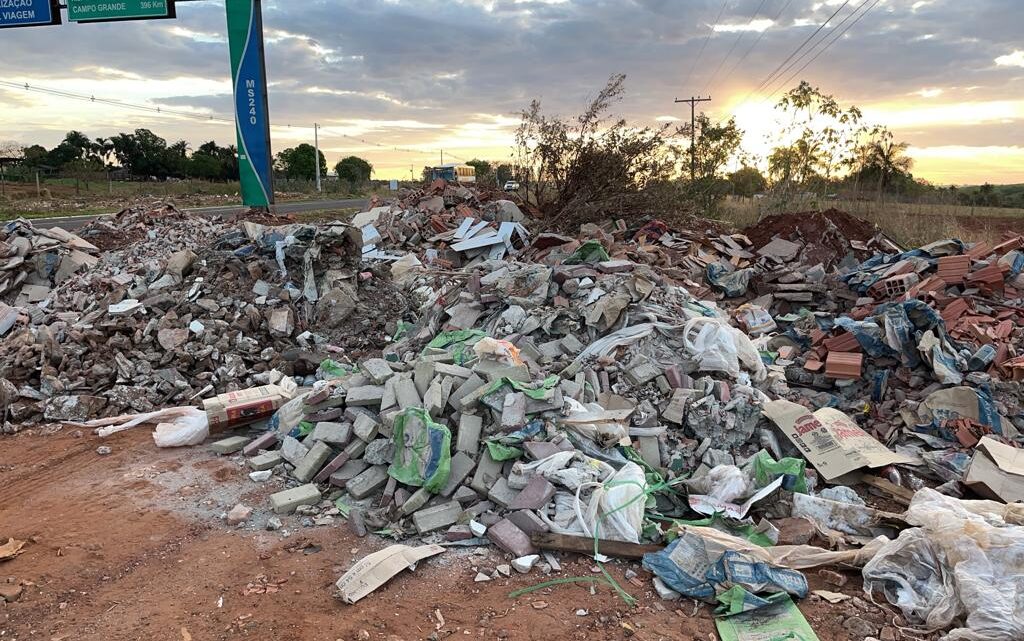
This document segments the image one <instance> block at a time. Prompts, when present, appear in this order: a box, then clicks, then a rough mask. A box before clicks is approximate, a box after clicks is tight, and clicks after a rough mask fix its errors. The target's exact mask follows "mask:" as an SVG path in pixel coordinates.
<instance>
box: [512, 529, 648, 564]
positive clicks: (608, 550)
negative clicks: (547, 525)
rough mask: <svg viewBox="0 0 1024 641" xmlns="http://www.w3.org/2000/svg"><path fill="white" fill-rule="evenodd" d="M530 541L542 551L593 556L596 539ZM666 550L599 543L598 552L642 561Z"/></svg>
mask: <svg viewBox="0 0 1024 641" xmlns="http://www.w3.org/2000/svg"><path fill="white" fill-rule="evenodd" d="M530 541H532V542H533V544H534V545H535V546H537V547H538V548H540V549H542V550H558V551H560V552H577V553H579V554H586V555H589V556H593V554H594V539H592V538H590V537H586V536H571V535H568V534H554V533H550V532H547V533H544V534H534V535H533V536H532V537H530ZM663 549H665V546H663V545H655V544H651V543H625V542H623V541H605V540H603V539H602V540H599V541H598V542H597V551H598V553H599V554H603V555H605V556H613V557H617V558H620V559H642V558H643V556H644V555H645V554H648V553H651V552H660V551H661V550H663Z"/></svg>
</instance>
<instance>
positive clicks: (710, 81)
mask: <svg viewBox="0 0 1024 641" xmlns="http://www.w3.org/2000/svg"><path fill="white" fill-rule="evenodd" d="M765 2H766V0H761V4H759V5H757V10H756V11H754V15H753V16H751V17H750V21H748V22H747V29H740V31H739V33H738V34H736V39H735V40H733V41H732V46H731V47H729V51H727V52H726V54H725V57H724V58H722V59H721V60H720V61H719V62H718V66H717V67H715V71H714V73H712V74H711V78H710V79H708V83H707V84H708V89H709V90H710V89H711V87H712V85H714V82H715V78H716V77H718V72H719V71H721V70H722V65H724V64H725V61H726V60H728V59H729V57H730V56H731V55H732V52H733V51H735V50H736V45H738V44H739V43H740V40H743V36H745V35H746V33H747V31H748V30H749V29H750V27H751V26H752V25H753V24H754V21H755V20H757V15H758V14H759V13H761V9H762V8H764V3H765Z"/></svg>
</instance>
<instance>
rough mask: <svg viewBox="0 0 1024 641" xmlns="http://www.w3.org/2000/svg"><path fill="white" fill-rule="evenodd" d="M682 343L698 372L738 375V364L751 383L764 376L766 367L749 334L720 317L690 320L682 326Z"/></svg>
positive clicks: (739, 370)
mask: <svg viewBox="0 0 1024 641" xmlns="http://www.w3.org/2000/svg"><path fill="white" fill-rule="evenodd" d="M695 332H696V333H695ZM683 344H684V345H685V346H686V349H687V351H688V352H690V355H691V356H693V357H694V358H695V359H696V360H697V368H698V370H699V371H702V372H723V373H725V374H728V375H729V376H732V377H733V378H738V377H739V376H740V373H741V371H742V370H741V368H740V366H741V364H742V366H743V367H744V368H746V369H747V371H749V372H750V373H751V374H752V378H753V379H754V381H755V382H760V381H763V380H764V379H765V377H766V376H767V371H768V370H767V368H766V367H765V365H764V362H763V361H762V360H761V355H760V354H758V352H757V348H755V347H754V344H753V343H752V342H751V341H750V337H749V336H747V335H746V334H744V333H743V332H741V331H740V330H738V329H736V328H735V327H733V326H731V325H729V324H728V323H727V322H726V321H724V320H722V319H719V318H704V317H700V318H693V319H690V321H688V322H687V323H686V327H685V328H684V329H683Z"/></svg>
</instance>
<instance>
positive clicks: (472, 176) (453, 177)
mask: <svg viewBox="0 0 1024 641" xmlns="http://www.w3.org/2000/svg"><path fill="white" fill-rule="evenodd" d="M438 178H441V179H443V180H448V181H457V182H460V183H475V182H476V167H472V166H470V165H460V164H458V163H449V164H446V165H438V166H437V167H431V168H430V179H431V180H437V179H438Z"/></svg>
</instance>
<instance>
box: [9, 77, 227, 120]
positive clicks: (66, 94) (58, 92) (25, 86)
mask: <svg viewBox="0 0 1024 641" xmlns="http://www.w3.org/2000/svg"><path fill="white" fill-rule="evenodd" d="M0 86H3V87H8V88H11V89H22V90H24V91H34V92H36V93H43V94H47V95H51V96H58V97H60V98H68V99H71V100H82V101H85V102H92V103H99V104H104V105H111V106H114V107H121V108H124V109H135V110H138V111H148V112H150V113H158V114H168V115H172V116H180V117H182V118H192V119H194V120H203V121H206V122H220V123H225V124H234V122H235V121H234V120H233V119H231V120H228V119H226V118H223V117H221V116H218V115H213V114H211V115H203V114H199V113H196V112H193V111H178V110H176V109H167V108H165V107H160V106H156V107H154V106H153V105H140V104H136V103H131V102H124V101H122V100H114V99H112V98H98V97H96V96H94V95H88V94H81V93H75V92H73V91H64V90H63V89H51V88H49V87H40V86H39V85H30V84H29V83H27V82H26V83H17V82H10V81H9V80H0Z"/></svg>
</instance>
